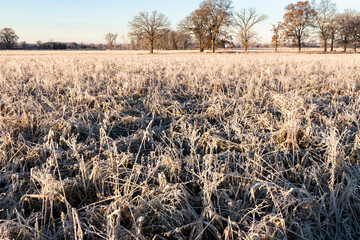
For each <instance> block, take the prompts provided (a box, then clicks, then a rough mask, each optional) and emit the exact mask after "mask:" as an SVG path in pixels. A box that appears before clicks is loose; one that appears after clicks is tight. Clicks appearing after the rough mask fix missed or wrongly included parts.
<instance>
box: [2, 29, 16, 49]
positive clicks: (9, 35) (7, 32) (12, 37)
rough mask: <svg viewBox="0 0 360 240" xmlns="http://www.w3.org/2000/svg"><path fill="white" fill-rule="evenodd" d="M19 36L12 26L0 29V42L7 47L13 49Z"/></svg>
mask: <svg viewBox="0 0 360 240" xmlns="http://www.w3.org/2000/svg"><path fill="white" fill-rule="evenodd" d="M18 39H19V37H18V36H17V35H16V33H15V31H14V30H13V29H11V28H4V29H2V30H1V31H0V43H1V44H2V45H3V46H4V47H5V48H6V49H12V48H13V47H14V45H15V43H16V41H17V40H18Z"/></svg>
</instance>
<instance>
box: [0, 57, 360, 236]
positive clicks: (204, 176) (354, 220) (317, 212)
mask: <svg viewBox="0 0 360 240" xmlns="http://www.w3.org/2000/svg"><path fill="white" fill-rule="evenodd" d="M359 70H360V57H358V56H354V55H297V54H281V55H273V54H254V55H252V54H249V55H238V54H231V55H226V54H221V55H212V56H209V55H197V54H192V55H189V56H187V55H184V54H182V55H176V54H173V55H158V56H137V55H120V54H119V55H116V54H111V55H105V54H95V53H94V54H86V55H85V54H84V55H75V54H63V55H61V54H57V55H54V56H51V55H46V54H43V53H41V54H40V55H23V56H22V55H20V54H18V55H16V56H9V55H6V54H5V55H3V56H0V169H1V175H0V235H1V236H2V238H3V239H226V240H230V239H332V238H333V239H358V238H360V217H359V216H360V189H359V185H360V166H359V163H360V131H359V127H360V126H359V124H360V122H359V119H360V111H359V106H360V94H359V90H360V71H359Z"/></svg>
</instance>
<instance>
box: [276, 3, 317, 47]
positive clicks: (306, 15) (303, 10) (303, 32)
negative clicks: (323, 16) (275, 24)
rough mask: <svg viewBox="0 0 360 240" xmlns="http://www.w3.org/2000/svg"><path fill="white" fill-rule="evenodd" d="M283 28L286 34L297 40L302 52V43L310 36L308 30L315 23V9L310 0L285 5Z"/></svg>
mask: <svg viewBox="0 0 360 240" xmlns="http://www.w3.org/2000/svg"><path fill="white" fill-rule="evenodd" d="M285 11H286V13H285V14H284V23H283V29H284V33H285V36H286V37H287V38H291V39H292V40H293V42H296V43H297V45H298V48H299V52H301V44H302V43H303V41H304V40H305V38H306V37H307V36H308V33H307V30H308V28H309V27H312V26H313V25H314V17H315V14H316V12H315V10H314V9H313V8H312V7H311V5H310V3H309V2H308V1H299V2H297V3H296V4H289V5H287V6H286V7H285Z"/></svg>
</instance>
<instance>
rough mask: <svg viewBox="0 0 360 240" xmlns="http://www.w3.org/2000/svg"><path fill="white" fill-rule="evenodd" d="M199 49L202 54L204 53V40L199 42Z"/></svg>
mask: <svg viewBox="0 0 360 240" xmlns="http://www.w3.org/2000/svg"><path fill="white" fill-rule="evenodd" d="M199 49H200V52H204V41H203V40H202V39H200V40H199Z"/></svg>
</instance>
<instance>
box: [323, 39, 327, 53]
mask: <svg viewBox="0 0 360 240" xmlns="http://www.w3.org/2000/svg"><path fill="white" fill-rule="evenodd" d="M324 52H325V53H326V52H327V39H326V38H325V39H324Z"/></svg>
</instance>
